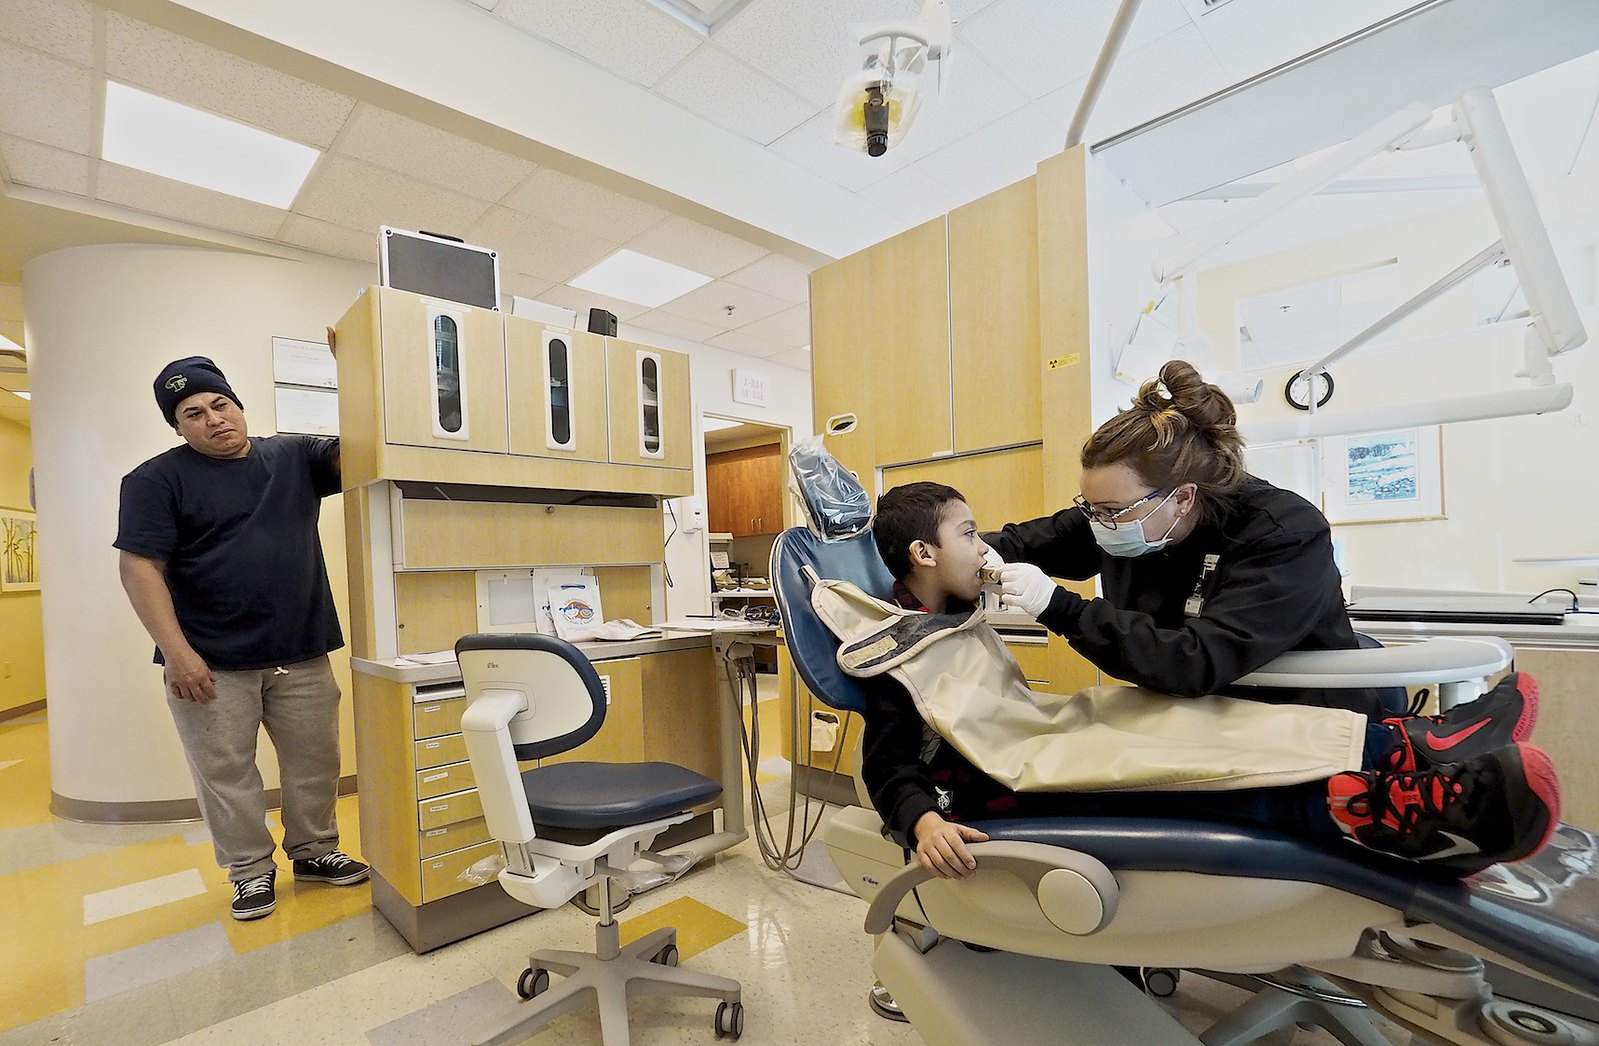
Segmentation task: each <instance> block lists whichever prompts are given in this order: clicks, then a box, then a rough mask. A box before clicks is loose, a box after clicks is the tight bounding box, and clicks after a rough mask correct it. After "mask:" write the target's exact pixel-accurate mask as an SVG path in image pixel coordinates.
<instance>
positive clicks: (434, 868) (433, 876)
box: [422, 843, 500, 903]
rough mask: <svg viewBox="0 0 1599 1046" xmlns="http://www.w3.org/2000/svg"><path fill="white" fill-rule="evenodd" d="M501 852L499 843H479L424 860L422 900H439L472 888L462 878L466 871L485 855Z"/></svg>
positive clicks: (489, 855)
mask: <svg viewBox="0 0 1599 1046" xmlns="http://www.w3.org/2000/svg"><path fill="white" fill-rule="evenodd" d="M499 852H500V844H499V843H478V844H477V845H476V846H468V847H467V848H466V849H464V850H456V851H455V852H454V853H447V854H445V855H444V856H442V857H434V858H430V859H429V860H426V861H423V862H422V900H423V902H424V903H426V902H428V901H437V900H438V899H439V898H441V897H448V896H450V895H451V894H454V893H460V892H461V891H462V890H470V889H472V884H471V883H469V882H467V881H466V880H464V879H462V878H460V875H461V873H462V872H464V871H466V870H467V869H468V868H470V867H472V865H474V864H476V863H477V862H478V861H481V860H483V858H485V857H493V856H494V855H495V854H497V853H499Z"/></svg>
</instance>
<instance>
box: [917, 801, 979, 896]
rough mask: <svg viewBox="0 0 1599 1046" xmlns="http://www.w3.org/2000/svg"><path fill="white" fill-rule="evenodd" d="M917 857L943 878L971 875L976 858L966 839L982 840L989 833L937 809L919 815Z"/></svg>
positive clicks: (967, 876)
mask: <svg viewBox="0 0 1599 1046" xmlns="http://www.w3.org/2000/svg"><path fill="white" fill-rule="evenodd" d="M915 832H916V859H917V860H918V861H920V862H921V863H922V867H923V868H926V869H927V870H928V871H929V872H932V873H933V874H934V875H936V876H938V877H939V878H940V879H970V878H971V877H972V876H973V875H975V874H976V873H977V858H975V857H973V856H972V854H971V851H970V850H968V849H966V844H967V843H981V842H986V841H987V840H988V836H987V835H986V834H985V833H983V832H979V831H978V830H977V829H975V828H971V827H968V826H967V825H964V824H952V823H950V822H949V821H946V820H944V819H943V818H942V817H940V816H939V815H938V814H937V813H936V812H935V811H932V810H929V811H927V813H925V814H923V815H922V816H921V817H919V818H917V820H916V825H915Z"/></svg>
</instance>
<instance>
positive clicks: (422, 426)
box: [378, 287, 508, 454]
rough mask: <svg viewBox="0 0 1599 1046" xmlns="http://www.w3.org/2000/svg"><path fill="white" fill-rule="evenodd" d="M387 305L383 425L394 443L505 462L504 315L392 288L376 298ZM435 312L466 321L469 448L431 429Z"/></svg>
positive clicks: (462, 334)
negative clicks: (470, 452) (501, 457)
mask: <svg viewBox="0 0 1599 1046" xmlns="http://www.w3.org/2000/svg"><path fill="white" fill-rule="evenodd" d="M378 293H379V295H380V299H379V300H380V302H381V303H382V310H381V317H382V338H383V343H382V353H383V418H384V430H385V438H386V440H387V441H388V442H389V443H409V444H412V445H415V446H419V447H438V448H441V449H445V450H480V451H487V452H490V453H499V454H504V453H505V452H506V450H507V447H508V443H507V434H506V420H505V329H504V326H503V324H502V322H501V319H500V314H499V313H497V312H492V311H489V310H487V309H474V308H471V307H470V306H466V305H457V304H454V303H452V302H437V303H432V302H430V299H426V298H422V297H420V296H418V295H415V294H408V293H406V292H404V291H396V290H393V289H392V288H387V287H385V288H382V289H380V290H379V292H378ZM430 305H431V306H432V307H436V308H447V309H449V310H450V311H451V312H452V313H459V314H460V315H461V317H462V322H461V323H460V329H459V332H458V334H457V339H458V342H457V343H458V348H459V358H460V365H461V371H462V375H463V379H462V380H463V385H464V392H465V403H464V406H465V428H466V434H467V436H468V437H469V438H468V439H465V440H457V439H449V438H446V437H441V436H437V435H435V434H434V432H433V422H434V418H435V417H436V414H437V406H438V405H437V403H436V402H435V401H434V395H433V378H432V375H433V369H434V366H435V364H434V350H433V329H432V326H431V324H430V323H429V320H428V310H429V308H430Z"/></svg>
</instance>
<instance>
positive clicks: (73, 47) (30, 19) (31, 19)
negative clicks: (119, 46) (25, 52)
mask: <svg viewBox="0 0 1599 1046" xmlns="http://www.w3.org/2000/svg"><path fill="white" fill-rule="evenodd" d="M0 37H4V38H5V39H7V40H11V41H13V42H15V43H19V44H23V45H25V46H27V47H32V48H36V49H37V50H40V51H46V52H48V53H50V54H53V55H55V56H56V57H57V58H65V59H66V60H67V61H69V62H75V63H77V64H78V65H93V64H94V8H93V7H92V6H91V5H89V4H88V3H85V2H84V0H0Z"/></svg>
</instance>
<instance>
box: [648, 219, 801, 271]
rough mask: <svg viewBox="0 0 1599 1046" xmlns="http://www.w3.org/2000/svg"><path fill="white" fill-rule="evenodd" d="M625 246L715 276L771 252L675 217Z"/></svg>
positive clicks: (708, 227) (735, 237)
mask: <svg viewBox="0 0 1599 1046" xmlns="http://www.w3.org/2000/svg"><path fill="white" fill-rule="evenodd" d="M627 246H629V247H631V248H632V249H633V250H635V251H638V252H639V253H640V254H647V255H649V256H650V257H651V258H659V259H660V260H661V261H668V262H671V263H672V264H673V265H681V266H683V268H685V269H690V270H692V271H694V272H697V273H700V274H701V275H704V276H717V277H719V276H726V275H727V274H728V273H730V272H732V271H733V270H734V269H742V268H743V267H744V266H746V265H748V264H749V263H750V262H753V261H755V260H756V259H757V258H762V257H765V256H766V255H767V254H769V253H770V252H769V251H767V249H766V248H765V247H757V246H755V244H753V243H750V242H748V241H747V240H741V239H739V238H738V237H737V236H729V235H728V234H727V233H725V232H721V231H719V230H717V229H713V228H711V227H710V226H708V225H701V224H700V223H699V222H696V221H691V220H689V219H688V218H681V217H677V216H673V217H671V218H668V219H666V221H664V222H661V223H660V224H659V225H657V226H655V227H654V228H652V229H650V230H649V231H647V232H645V233H643V234H642V235H640V236H636V237H634V238H633V239H631V240H629V241H628V243H627Z"/></svg>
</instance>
